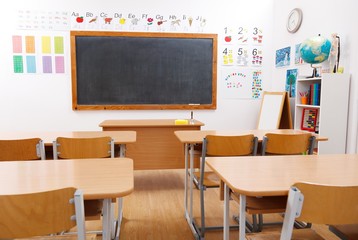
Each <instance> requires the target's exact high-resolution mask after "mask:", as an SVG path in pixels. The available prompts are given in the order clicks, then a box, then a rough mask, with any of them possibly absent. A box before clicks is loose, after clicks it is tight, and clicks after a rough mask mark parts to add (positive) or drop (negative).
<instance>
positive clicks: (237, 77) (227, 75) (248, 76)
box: [222, 68, 263, 99]
mask: <svg viewBox="0 0 358 240" xmlns="http://www.w3.org/2000/svg"><path fill="white" fill-rule="evenodd" d="M222 87H223V89H224V91H225V97H226V98H243V99H257V98H261V95H262V91H263V89H262V72H261V70H252V69H249V68H236V69H232V68H230V69H229V68H226V69H223V71H222Z"/></svg>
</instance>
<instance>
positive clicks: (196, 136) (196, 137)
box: [174, 129, 328, 143]
mask: <svg viewBox="0 0 358 240" xmlns="http://www.w3.org/2000/svg"><path fill="white" fill-rule="evenodd" d="M302 132H304V131H302V130H295V129H276V130H258V129H253V130H232V131H231V130H220V131H216V130H188V131H175V132H174V134H175V135H176V136H177V138H178V139H179V141H181V142H182V143H202V142H203V138H204V137H206V135H227V136H230V135H243V134H254V135H255V136H257V137H258V140H259V141H262V139H263V136H264V135H265V134H266V133H286V134H287V133H290V134H295V133H302ZM314 135H315V136H316V141H327V140H328V138H326V137H322V136H319V135H317V134H314Z"/></svg>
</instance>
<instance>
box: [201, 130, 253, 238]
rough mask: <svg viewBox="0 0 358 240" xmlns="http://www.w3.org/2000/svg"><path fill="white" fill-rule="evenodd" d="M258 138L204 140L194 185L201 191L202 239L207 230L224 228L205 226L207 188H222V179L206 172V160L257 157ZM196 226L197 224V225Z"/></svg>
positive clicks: (236, 137)
mask: <svg viewBox="0 0 358 240" xmlns="http://www.w3.org/2000/svg"><path fill="white" fill-rule="evenodd" d="M257 142H258V140H257V137H255V136H254V135H253V134H248V135H240V136H217V135H208V136H206V137H205V138H204V139H203V148H202V156H201V162H200V169H199V172H195V173H194V184H196V186H197V187H198V189H199V190H200V216H201V219H200V221H201V225H200V227H198V229H199V231H200V235H201V238H204V235H205V230H206V229H218V228H222V226H220V227H217V226H211V227H207V226H206V225H205V206H204V203H205V201H204V191H205V190H206V188H218V187H220V184H221V183H220V179H219V178H218V176H216V174H215V173H214V172H213V171H208V170H205V167H206V166H205V165H206V164H205V158H206V157H208V156H248V155H256V152H257ZM195 225H196V224H195Z"/></svg>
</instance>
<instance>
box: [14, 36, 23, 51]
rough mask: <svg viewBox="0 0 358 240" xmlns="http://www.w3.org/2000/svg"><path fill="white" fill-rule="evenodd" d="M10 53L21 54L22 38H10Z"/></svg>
mask: <svg viewBox="0 0 358 240" xmlns="http://www.w3.org/2000/svg"><path fill="white" fill-rule="evenodd" d="M12 51H13V53H22V37H21V36H12Z"/></svg>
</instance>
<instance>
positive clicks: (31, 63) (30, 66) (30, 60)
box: [26, 56, 36, 73]
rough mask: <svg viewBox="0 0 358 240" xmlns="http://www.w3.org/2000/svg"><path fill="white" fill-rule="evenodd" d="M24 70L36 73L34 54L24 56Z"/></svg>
mask: <svg viewBox="0 0 358 240" xmlns="http://www.w3.org/2000/svg"><path fill="white" fill-rule="evenodd" d="M26 68H27V69H26V70H27V72H28V73H36V58H35V56H26Z"/></svg>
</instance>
